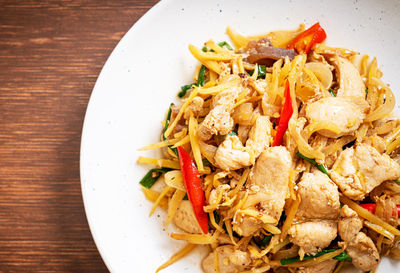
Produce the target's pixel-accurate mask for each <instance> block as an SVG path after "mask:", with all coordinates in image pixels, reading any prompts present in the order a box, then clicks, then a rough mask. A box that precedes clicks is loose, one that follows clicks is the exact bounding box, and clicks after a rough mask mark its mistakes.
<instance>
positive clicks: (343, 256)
mask: <svg viewBox="0 0 400 273" xmlns="http://www.w3.org/2000/svg"><path fill="white" fill-rule="evenodd" d="M336 250H337V249H326V250H322V251H321V252H318V253H317V254H315V255H306V256H304V258H303V261H304V260H309V259H312V258H316V257H319V256H322V255H324V254H327V253H330V252H333V251H336ZM333 259H335V260H338V261H346V262H351V257H350V256H349V255H348V254H347V253H346V252H345V251H343V252H342V253H340V254H339V255H337V256H335V257H334V258H333ZM299 261H300V257H299V256H297V257H293V258H289V259H284V260H281V265H287V264H291V263H294V262H299Z"/></svg>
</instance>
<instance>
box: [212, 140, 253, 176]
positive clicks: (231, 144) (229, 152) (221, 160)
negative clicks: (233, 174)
mask: <svg viewBox="0 0 400 273" xmlns="http://www.w3.org/2000/svg"><path fill="white" fill-rule="evenodd" d="M251 159H252V158H251V155H250V153H249V150H248V149H246V148H245V147H244V146H243V144H242V142H241V141H240V139H239V138H238V137H237V136H227V137H226V139H225V140H224V141H223V142H222V143H221V144H220V145H219V146H218V149H217V151H216V153H215V157H214V161H215V165H216V166H217V167H219V168H221V169H222V170H224V171H232V170H237V169H241V168H243V167H247V166H250V165H251V164H252V160H251Z"/></svg>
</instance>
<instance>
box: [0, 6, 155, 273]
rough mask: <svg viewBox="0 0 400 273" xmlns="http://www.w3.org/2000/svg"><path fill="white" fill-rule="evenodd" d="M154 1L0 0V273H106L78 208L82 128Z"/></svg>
mask: <svg viewBox="0 0 400 273" xmlns="http://www.w3.org/2000/svg"><path fill="white" fill-rule="evenodd" d="M156 2H157V1H155V0H147V1H139V0H134V1H120V0H114V1H96V0H91V1H89V0H87V1H84V0H80V1H18V0H11V1H1V0H0V272H108V271H107V268H106V267H105V265H104V263H103V262H102V260H101V258H100V255H99V254H98V251H97V249H96V246H95V244H94V242H93V240H92V236H91V234H90V231H89V227H88V224H87V221H86V217H85V213H84V208H83V202H82V196H81V189H80V180H79V148H80V136H81V130H82V123H83V119H84V114H85V110H86V105H87V102H88V100H89V96H90V93H91V91H92V88H93V86H94V83H95V81H96V78H97V76H98V74H99V72H100V70H101V68H102V66H103V64H104V62H105V61H106V59H107V57H108V55H109V54H110V53H111V51H112V49H113V48H114V47H115V46H116V44H117V43H118V41H119V40H120V38H121V37H122V36H123V35H124V34H125V32H126V31H127V30H128V29H129V28H130V27H131V26H132V24H133V23H134V22H136V21H137V20H138V19H139V18H140V17H141V16H142V15H143V14H144V13H145V12H146V11H147V10H148V9H149V8H150V7H152V6H153V5H154V4H155V3H156Z"/></svg>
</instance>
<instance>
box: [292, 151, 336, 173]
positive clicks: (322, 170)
mask: <svg viewBox="0 0 400 273" xmlns="http://www.w3.org/2000/svg"><path fill="white" fill-rule="evenodd" d="M297 155H298V156H300V157H301V158H303V159H304V160H306V161H308V162H309V163H311V164H312V165H314V166H315V167H317V168H318V170H320V171H321V172H323V173H324V174H326V175H327V176H329V177H330V175H329V173H328V171H327V170H326V168H325V166H324V165H321V164H318V163H317V162H316V161H315V159H312V158H308V157H306V156H304V155H302V154H301V153H300V152H297Z"/></svg>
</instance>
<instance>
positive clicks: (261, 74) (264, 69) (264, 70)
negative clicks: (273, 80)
mask: <svg viewBox="0 0 400 273" xmlns="http://www.w3.org/2000/svg"><path fill="white" fill-rule="evenodd" d="M257 69H258V75H257V79H259V78H263V79H265V75H266V74H267V67H266V66H265V65H260V64H259V65H257ZM253 73H254V70H250V71H249V74H251V75H253Z"/></svg>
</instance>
